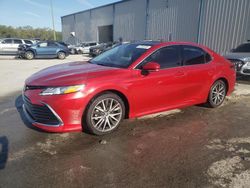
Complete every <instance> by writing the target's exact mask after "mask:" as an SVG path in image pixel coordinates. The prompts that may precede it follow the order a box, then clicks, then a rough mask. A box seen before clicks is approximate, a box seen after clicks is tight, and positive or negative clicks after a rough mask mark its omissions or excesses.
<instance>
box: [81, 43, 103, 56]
mask: <svg viewBox="0 0 250 188" xmlns="http://www.w3.org/2000/svg"><path fill="white" fill-rule="evenodd" d="M98 44H99V43H98V42H85V43H83V45H82V47H79V50H80V51H81V53H83V54H89V49H90V48H91V47H94V46H97V45H98Z"/></svg>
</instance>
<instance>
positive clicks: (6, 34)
mask: <svg viewBox="0 0 250 188" xmlns="http://www.w3.org/2000/svg"><path fill="white" fill-rule="evenodd" d="M0 38H22V39H32V38H39V39H41V40H53V30H52V29H50V28H33V27H31V26H29V25H28V26H22V27H12V26H5V25H0ZM56 38H57V40H62V33H61V32H58V31H57V32H56Z"/></svg>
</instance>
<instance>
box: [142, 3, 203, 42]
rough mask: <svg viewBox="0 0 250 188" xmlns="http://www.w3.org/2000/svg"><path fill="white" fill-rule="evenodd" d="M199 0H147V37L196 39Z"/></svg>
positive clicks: (193, 40)
mask: <svg viewBox="0 0 250 188" xmlns="http://www.w3.org/2000/svg"><path fill="white" fill-rule="evenodd" d="M199 7H200V0H149V4H148V19H147V39H163V40H169V39H172V40H178V41H180V40H185V41H192V42H195V41H197V34H198V22H199Z"/></svg>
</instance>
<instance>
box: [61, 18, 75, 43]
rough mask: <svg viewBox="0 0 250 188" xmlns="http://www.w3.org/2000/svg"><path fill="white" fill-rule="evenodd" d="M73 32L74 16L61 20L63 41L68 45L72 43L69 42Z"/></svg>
mask: <svg viewBox="0 0 250 188" xmlns="http://www.w3.org/2000/svg"><path fill="white" fill-rule="evenodd" d="M74 31H75V20H74V15H70V16H66V17H64V18H63V19H62V36H63V41H65V42H68V43H73V41H71V40H70V41H69V39H70V38H71V37H70V33H71V32H74Z"/></svg>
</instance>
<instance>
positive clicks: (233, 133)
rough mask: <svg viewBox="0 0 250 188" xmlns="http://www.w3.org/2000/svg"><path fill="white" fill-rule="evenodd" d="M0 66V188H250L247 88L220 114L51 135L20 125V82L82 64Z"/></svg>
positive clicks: (181, 114) (190, 112) (160, 117)
mask: <svg viewBox="0 0 250 188" xmlns="http://www.w3.org/2000/svg"><path fill="white" fill-rule="evenodd" d="M83 59H86V57H83V56H71V57H69V58H68V59H67V60H64V61H59V60H35V61H26V60H21V61H20V60H0V74H1V76H2V81H1V82H0V86H1V88H2V91H1V96H0V187H1V188H2V187H205V188H209V187H234V188H238V187H244V186H245V187H250V126H249V125H250V124H249V122H250V116H249V112H250V81H249V80H248V78H247V79H245V78H244V79H241V80H239V84H237V87H236V91H235V92H234V94H233V95H232V96H230V97H228V98H227V100H226V102H225V104H224V105H223V106H221V107H220V108H217V109H209V108H205V107H202V106H194V107H189V108H186V109H181V110H174V111H172V112H170V113H169V112H168V113H162V114H157V115H154V116H147V117H144V118H140V119H138V120H128V121H125V122H123V124H122V125H121V127H120V128H119V129H118V130H117V131H116V132H114V133H113V134H110V135H107V136H103V137H96V136H92V135H88V134H85V133H80V132H79V133H65V134H50V133H44V132H41V131H38V130H36V129H33V128H32V126H31V125H30V124H29V123H28V122H27V121H26V120H25V119H24V118H23V112H22V109H21V105H22V99H21V97H20V94H21V89H22V87H23V81H24V80H25V78H26V77H27V76H29V75H30V74H31V73H33V72H35V71H38V70H40V69H42V68H44V67H47V66H50V65H54V64H60V63H64V62H68V61H76V60H83Z"/></svg>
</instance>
